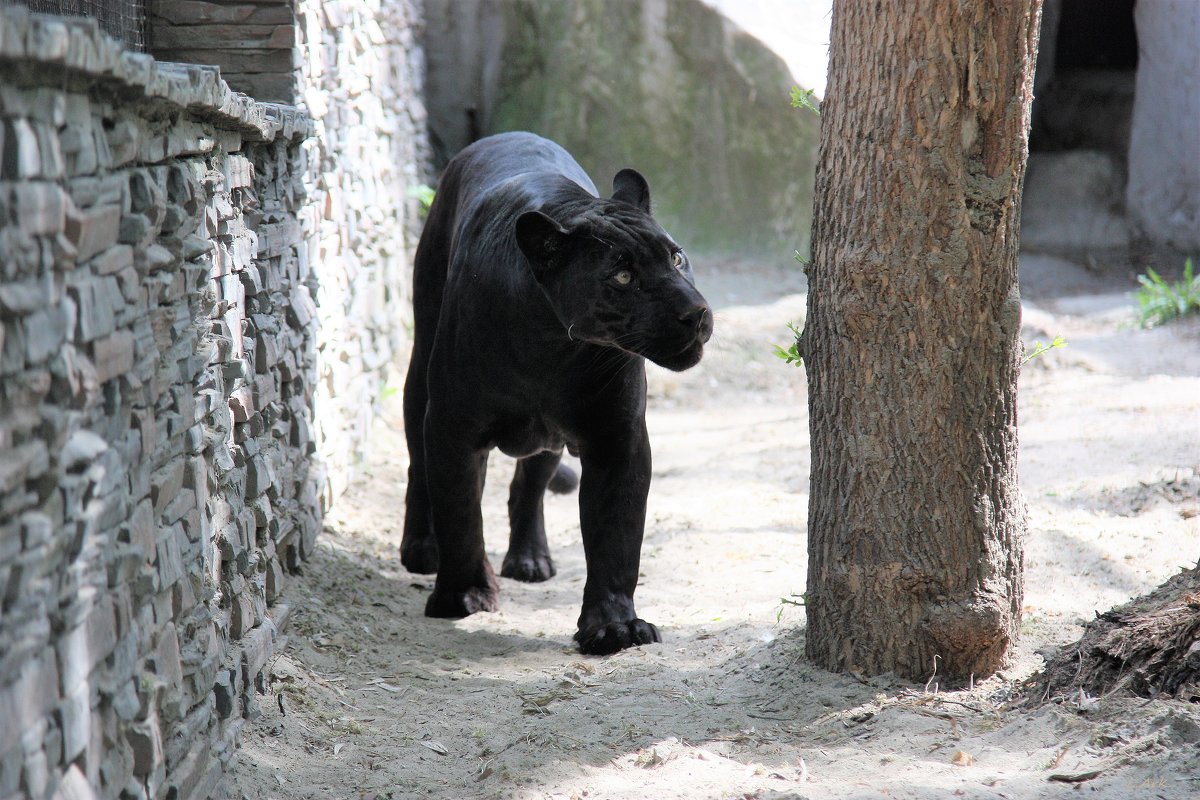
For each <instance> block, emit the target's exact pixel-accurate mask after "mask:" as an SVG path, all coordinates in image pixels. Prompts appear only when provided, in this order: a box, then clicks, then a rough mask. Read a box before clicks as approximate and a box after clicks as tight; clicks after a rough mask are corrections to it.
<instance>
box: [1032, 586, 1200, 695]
mask: <svg viewBox="0 0 1200 800" xmlns="http://www.w3.org/2000/svg"><path fill="white" fill-rule="evenodd" d="M1034 683H1035V686H1036V687H1037V691H1036V692H1035V693H1033V694H1032V698H1033V699H1034V700H1035V701H1037V700H1060V699H1062V698H1064V697H1067V698H1072V699H1074V698H1075V697H1077V696H1078V693H1079V691H1080V690H1082V691H1084V692H1087V693H1088V694H1090V695H1092V696H1093V697H1098V696H1100V695H1102V694H1108V693H1110V692H1115V691H1121V690H1128V691H1130V692H1133V693H1134V694H1136V695H1140V696H1142V697H1158V696H1160V695H1167V696H1174V697H1178V698H1180V699H1185V700H1190V701H1192V702H1196V700H1197V699H1200V568H1193V569H1190V570H1187V571H1186V572H1181V573H1179V574H1178V575H1176V576H1175V577H1173V578H1171V579H1170V580H1169V581H1167V582H1166V583H1164V584H1163V585H1162V586H1160V587H1158V588H1157V589H1155V590H1154V591H1153V592H1151V593H1150V594H1147V595H1144V596H1142V597H1139V598H1137V599H1136V600H1132V601H1130V602H1129V603H1126V604H1125V605H1123V606H1120V607H1118V608H1114V609H1113V610H1112V611H1106V612H1105V613H1103V614H1097V615H1096V619H1094V620H1092V621H1091V622H1089V623H1088V625H1087V629H1086V631H1085V632H1084V634H1083V638H1082V639H1080V640H1079V641H1078V642H1076V643H1075V644H1073V645H1067V646H1066V647H1062V648H1060V649H1059V651H1058V653H1057V654H1056V655H1055V656H1054V658H1052V659H1051V660H1050V663H1049V664H1047V665H1046V669H1045V670H1043V671H1042V674H1041V675H1039V676H1037V678H1036V680H1035V682H1034Z"/></svg>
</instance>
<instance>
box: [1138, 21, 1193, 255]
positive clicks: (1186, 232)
mask: <svg viewBox="0 0 1200 800" xmlns="http://www.w3.org/2000/svg"><path fill="white" fill-rule="evenodd" d="M1134 20H1135V22H1136V24H1137V37H1138V74H1137V93H1136V96H1135V100H1134V109H1133V129H1132V131H1131V135H1130V145H1129V184H1128V187H1127V190H1126V205H1127V208H1128V212H1129V217H1130V220H1131V221H1132V222H1133V224H1134V225H1135V226H1136V228H1137V230H1138V232H1139V233H1140V234H1141V235H1143V236H1145V237H1146V238H1147V239H1148V240H1149V241H1150V242H1152V243H1155V244H1160V245H1166V246H1167V247H1169V248H1171V249H1174V250H1177V251H1182V252H1184V253H1191V254H1200V132H1197V120H1198V119H1200V48H1198V47H1197V46H1196V43H1197V42H1198V41H1200V3H1196V2H1194V0H1138V3H1137V6H1136V7H1135V9H1134Z"/></svg>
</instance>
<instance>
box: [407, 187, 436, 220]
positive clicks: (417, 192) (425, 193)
mask: <svg viewBox="0 0 1200 800" xmlns="http://www.w3.org/2000/svg"><path fill="white" fill-rule="evenodd" d="M408 196H409V197H415V198H417V202H418V203H420V204H421V213H423V214H428V213H429V207H430V206H432V205H433V197H434V191H433V187H432V186H429V185H428V184H424V183H418V184H417V185H416V186H410V187H409V189H408Z"/></svg>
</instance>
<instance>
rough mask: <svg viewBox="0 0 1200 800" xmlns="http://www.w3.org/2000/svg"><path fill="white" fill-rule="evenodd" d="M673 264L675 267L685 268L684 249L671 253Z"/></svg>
mask: <svg viewBox="0 0 1200 800" xmlns="http://www.w3.org/2000/svg"><path fill="white" fill-rule="evenodd" d="M671 264H672V265H673V266H674V267H675V269H683V251H682V250H676V251H675V252H674V253H673V254H672V255H671Z"/></svg>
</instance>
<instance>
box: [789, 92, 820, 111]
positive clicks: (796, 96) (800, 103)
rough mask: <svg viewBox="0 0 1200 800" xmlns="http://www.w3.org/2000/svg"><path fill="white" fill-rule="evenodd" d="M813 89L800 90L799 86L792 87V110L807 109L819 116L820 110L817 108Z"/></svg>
mask: <svg viewBox="0 0 1200 800" xmlns="http://www.w3.org/2000/svg"><path fill="white" fill-rule="evenodd" d="M815 94H816V90H815V89H801V88H800V87H799V86H793V87H792V108H807V109H808V110H809V111H811V112H813V113H814V114H816V115H817V116H820V114H821V109H820V108H818V107H817V103H816V100H815V99H814V97H815Z"/></svg>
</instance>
